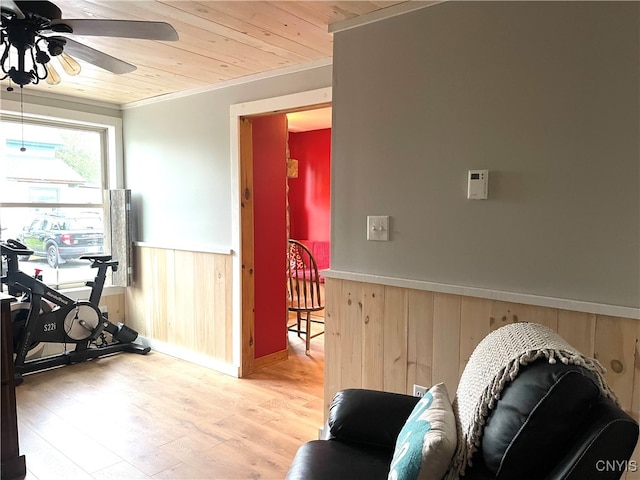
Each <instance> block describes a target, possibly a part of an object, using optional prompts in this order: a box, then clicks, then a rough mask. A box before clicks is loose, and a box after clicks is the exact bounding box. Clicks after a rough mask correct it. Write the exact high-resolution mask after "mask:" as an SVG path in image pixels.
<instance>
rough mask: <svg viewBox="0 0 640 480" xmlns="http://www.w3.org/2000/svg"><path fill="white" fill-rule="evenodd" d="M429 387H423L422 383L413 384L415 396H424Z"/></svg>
mask: <svg viewBox="0 0 640 480" xmlns="http://www.w3.org/2000/svg"><path fill="white" fill-rule="evenodd" d="M428 390H429V389H428V388H427V387H423V386H422V385H415V384H414V385H413V396H414V397H423V396H424V394H425V393H427V391H428Z"/></svg>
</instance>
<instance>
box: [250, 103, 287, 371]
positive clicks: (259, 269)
mask: <svg viewBox="0 0 640 480" xmlns="http://www.w3.org/2000/svg"><path fill="white" fill-rule="evenodd" d="M251 123H252V142H253V216H254V220H253V240H254V242H253V243H254V248H253V250H254V258H253V261H254V270H255V274H254V282H255V283H254V328H255V345H254V347H255V352H254V358H255V359H258V358H264V357H267V356H279V357H282V356H284V357H285V358H286V351H287V340H286V339H287V332H286V315H287V307H286V282H285V273H286V270H285V261H286V251H287V250H286V248H287V232H286V195H287V192H286V181H287V117H286V115H285V114H278V115H266V116H257V117H253V118H251Z"/></svg>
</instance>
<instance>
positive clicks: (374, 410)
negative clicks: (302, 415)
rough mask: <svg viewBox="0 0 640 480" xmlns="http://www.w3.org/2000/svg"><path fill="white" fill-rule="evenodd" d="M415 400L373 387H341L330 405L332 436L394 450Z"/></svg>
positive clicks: (415, 398)
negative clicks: (369, 388) (346, 388)
mask: <svg viewBox="0 0 640 480" xmlns="http://www.w3.org/2000/svg"><path fill="white" fill-rule="evenodd" d="M418 400H420V398H418V397H412V396H409V395H403V394H399V393H390V392H380V391H376V390H364V389H348V390H341V391H340V392H338V393H337V394H336V395H335V397H333V401H332V402H331V407H329V422H328V423H329V429H330V433H331V438H334V439H338V440H343V441H346V442H353V443H361V444H366V445H374V446H379V447H385V448H392V449H393V448H394V447H395V443H396V438H397V437H398V434H399V433H400V430H401V429H402V427H403V426H404V424H405V422H406V421H407V418H409V415H410V414H411V412H412V410H413V408H414V407H415V406H416V403H418Z"/></svg>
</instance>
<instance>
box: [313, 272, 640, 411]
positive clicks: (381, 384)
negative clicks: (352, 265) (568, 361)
mask: <svg viewBox="0 0 640 480" xmlns="http://www.w3.org/2000/svg"><path fill="white" fill-rule="evenodd" d="M326 292H327V296H326V299H327V307H326V312H327V315H326V325H325V328H326V330H325V331H326V335H325V392H324V394H325V405H326V406H327V407H328V406H329V405H330V403H331V399H332V398H333V396H334V395H335V393H336V392H337V391H339V390H341V389H344V388H360V387H364V388H370V389H374V390H387V391H393V392H400V393H407V394H411V393H412V391H413V385H414V384H419V385H424V386H430V385H433V384H435V383H438V382H445V384H446V385H447V389H448V391H449V394H450V396H451V397H453V396H454V395H455V393H456V388H457V385H458V380H459V378H460V375H461V373H462V370H463V369H464V366H465V365H466V364H467V362H468V360H469V357H470V355H471V353H472V352H473V350H474V348H475V347H476V345H477V344H478V343H479V342H480V341H481V340H482V339H483V338H484V337H485V336H486V335H487V334H488V333H490V332H491V331H493V330H495V329H497V328H499V327H501V326H502V325H506V324H508V323H514V322H536V323H540V324H543V325H546V326H548V327H550V328H551V329H553V330H555V331H557V332H558V333H560V335H562V337H563V338H565V340H567V341H568V342H569V343H570V344H572V345H573V346H575V347H576V348H577V349H578V350H580V351H581V352H582V353H584V354H585V355H588V356H595V357H596V358H598V359H599V360H600V361H601V362H602V364H603V365H604V366H605V368H606V369H607V374H606V379H607V381H608V382H609V384H610V385H611V387H612V389H613V390H614V391H615V393H616V395H618V397H619V399H620V403H621V405H622V407H623V408H624V409H625V410H627V411H628V412H629V413H630V414H631V415H632V416H633V417H634V418H636V419H637V418H638V416H639V414H640V320H636V319H632V318H620V317H611V316H604V315H596V314H591V313H582V312H573V311H567V310H561V309H557V308H550V307H541V306H535V305H525V304H518V303H512V302H504V301H498V300H490V299H483V298H477V297H470V296H463V295H453V294H444V293H436V292H430V291H425V290H414V289H408V288H401V287H396V286H386V285H379V284H370V283H365V282H357V281H353V280H342V279H337V278H327V281H326ZM326 413H327V412H326V411H325V415H326Z"/></svg>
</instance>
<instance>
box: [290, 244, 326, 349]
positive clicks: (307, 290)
mask: <svg viewBox="0 0 640 480" xmlns="http://www.w3.org/2000/svg"><path fill="white" fill-rule="evenodd" d="M320 293H321V292H320V275H319V274H318V264H317V263H316V259H315V258H314V257H313V255H312V254H311V252H310V251H309V249H308V248H307V247H306V246H305V245H303V244H302V243H300V242H298V241H297V240H289V248H288V251H287V306H288V310H289V312H295V313H296V320H297V321H296V323H294V324H292V325H289V322H288V321H287V330H288V331H290V332H295V333H297V334H298V337H300V336H301V335H304V336H305V341H306V353H307V355H309V343H310V340H311V339H312V338H314V337H317V336H318V335H322V334H323V333H324V329H322V331H320V332H316V333H313V334H312V333H311V324H312V323H319V324H322V325H324V320H318V319H312V318H311V312H317V311H319V310H322V309H324V303H323V301H322V296H321V294H320ZM287 320H288V319H287ZM303 322H304V323H305V324H306V325H305V326H304V328H303V325H302V323H303Z"/></svg>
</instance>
